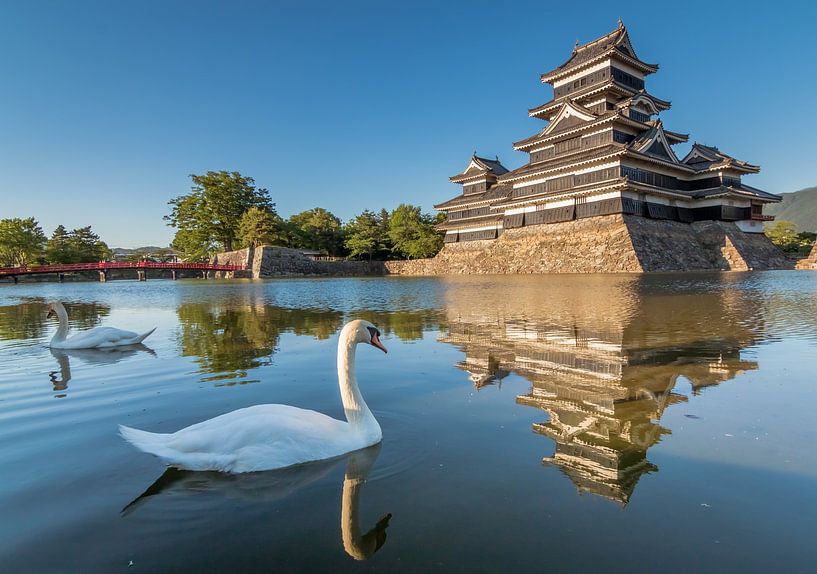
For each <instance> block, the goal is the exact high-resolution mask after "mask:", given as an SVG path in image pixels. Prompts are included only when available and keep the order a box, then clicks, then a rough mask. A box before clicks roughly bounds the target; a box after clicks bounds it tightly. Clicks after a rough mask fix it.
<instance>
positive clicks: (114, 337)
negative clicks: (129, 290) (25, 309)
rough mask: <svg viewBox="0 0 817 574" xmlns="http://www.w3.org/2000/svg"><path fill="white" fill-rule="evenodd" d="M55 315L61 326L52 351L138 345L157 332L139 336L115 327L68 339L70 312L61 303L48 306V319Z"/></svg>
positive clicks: (51, 344) (96, 328)
mask: <svg viewBox="0 0 817 574" xmlns="http://www.w3.org/2000/svg"><path fill="white" fill-rule="evenodd" d="M54 315H56V316H57V317H58V318H59V320H60V326H59V327H58V328H57V332H56V333H55V334H54V337H53V338H52V339H51V343H49V345H48V346H49V347H51V348H52V349H96V348H102V347H124V346H127V345H138V344H139V343H141V342H142V341H144V340H145V339H146V338H147V336H148V335H150V334H151V333H153V331H155V330H156V327H154V328H153V329H151V330H150V331H148V332H147V333H142V334H139V333H134V332H133V331H125V330H123V329H116V328H114V327H94V328H93V329H88V330H87V331H82V332H80V333H77V334H75V335H73V336H71V337H68V312H67V311H66V310H65V307H64V306H63V304H62V303H60V302H59V301H53V302H51V303H49V304H48V315H46V317H47V318H51V317H53V316H54Z"/></svg>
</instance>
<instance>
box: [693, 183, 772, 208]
mask: <svg viewBox="0 0 817 574" xmlns="http://www.w3.org/2000/svg"><path fill="white" fill-rule="evenodd" d="M729 194H732V195H739V196H744V197H745V196H750V197H753V198H756V199H763V200H766V201H768V202H770V203H779V202H781V201H783V198H782V197H780V196H779V195H775V194H773V193H769V192H767V191H763V190H762V189H757V188H756V187H751V186H749V185H746V184H744V183H741V184H740V185H729V186H727V185H721V186H718V187H711V188H709V189H701V190H698V191H695V192H694V193H693V194H692V196H693V197H694V198H696V199H703V198H705V197H716V196H719V195H729Z"/></svg>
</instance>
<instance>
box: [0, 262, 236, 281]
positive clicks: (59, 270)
mask: <svg viewBox="0 0 817 574" xmlns="http://www.w3.org/2000/svg"><path fill="white" fill-rule="evenodd" d="M111 269H135V270H136V274H137V278H138V279H139V281H145V280H146V279H147V274H146V272H147V270H148V269H169V270H170V271H171V277H172V278H173V279H176V271H184V270H194V271H201V272H202V275H203V276H204V277H207V273H209V272H210V271H244V270H245V269H246V268H245V267H243V266H241V265H221V264H211V263H154V262H152V261H133V262H130V261H100V262H98V263H67V264H62V265H30V266H26V267H0V277H11V278H12V279H13V280H14V282H15V283H17V277H18V276H20V275H35V274H41V273H56V274H58V275H59V278H60V281H62V277H63V274H65V273H73V272H75V271H98V272H99V280H100V281H107V279H108V271H109V270H111Z"/></svg>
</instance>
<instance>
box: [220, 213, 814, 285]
mask: <svg viewBox="0 0 817 574" xmlns="http://www.w3.org/2000/svg"><path fill="white" fill-rule="evenodd" d="M812 257H815V258H816V259H817V255H815V254H814V253H813V254H812ZM214 261H217V262H219V263H230V264H233V265H243V266H246V267H247V269H248V270H247V272H245V273H244V276H247V277H256V278H257V277H286V276H304V275H324V276H360V275H384V274H388V275H476V274H505V273H520V274H521V273H641V272H645V271H648V272H649V271H713V270H718V271H747V270H750V269H790V268H792V267H793V262H792V261H791V260H790V259H788V258H787V257H786V256H785V255H784V254H783V253H782V252H781V251H780V250H779V249H777V247H775V246H774V245H773V244H772V242H771V241H769V239H768V238H767V237H766V236H765V235H763V234H760V233H744V232H743V231H741V230H740V229H739V228H738V227H737V225H735V224H734V223H730V222H725V221H699V222H695V223H692V224H688V223H681V222H679V221H665V220H657V219H649V218H646V217H638V216H634V215H621V214H617V215H605V216H601V217H589V218H586V219H578V220H575V221H566V222H563V223H553V224H548V225H536V226H530V227H520V228H516V229H508V230H506V231H505V232H504V233H503V234H502V235H500V236H499V238H498V239H495V240H483V241H464V242H462V243H446V244H445V246H444V247H443V249H442V250H441V251H440V253H438V254H437V256H436V257H434V258H432V259H416V260H412V261H373V262H371V263H370V262H366V261H315V260H313V259H310V258H309V257H306V256H305V255H303V254H302V253H301V252H300V251H298V250H296V249H288V248H286V247H259V248H257V249H254V250H253V249H241V250H239V251H231V252H229V253H220V254H218V255H217V256H216V258H215V259H214ZM814 263H815V268H817V260H815V262H814ZM219 275H226V276H230V275H231V274H230V273H224V274H219ZM241 275H242V273H239V274H238V275H237V276H241Z"/></svg>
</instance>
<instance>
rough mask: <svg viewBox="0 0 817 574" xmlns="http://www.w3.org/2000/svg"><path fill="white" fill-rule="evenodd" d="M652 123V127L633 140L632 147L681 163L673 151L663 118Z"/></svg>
mask: <svg viewBox="0 0 817 574" xmlns="http://www.w3.org/2000/svg"><path fill="white" fill-rule="evenodd" d="M650 123H651V124H652V127H651V128H650V129H649V130H647V131H646V132H644V133H643V134H641V135H640V136H639V137H638V138H636V139H635V140H633V142H632V143H631V144H630V147H631V148H632V149H634V150H635V151H637V152H641V153H644V154H647V155H652V156H657V157H660V158H663V159H666V160H669V161H671V162H672V163H680V162H679V161H678V157H677V156H676V155H675V152H673V151H672V146H671V145H670V141H669V138H668V137H667V134H666V133H665V132H664V126H663V124H662V123H661V120H656V121H655V122H650Z"/></svg>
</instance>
